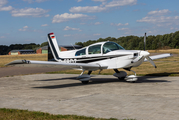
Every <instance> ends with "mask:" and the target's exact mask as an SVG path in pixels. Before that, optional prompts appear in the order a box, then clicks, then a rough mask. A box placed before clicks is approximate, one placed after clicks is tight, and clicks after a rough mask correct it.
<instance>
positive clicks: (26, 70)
mask: <svg viewBox="0 0 179 120" xmlns="http://www.w3.org/2000/svg"><path fill="white" fill-rule="evenodd" d="M65 69H66V68H64V67H62V68H60V67H48V66H39V65H31V66H27V65H26V66H25V67H23V66H9V67H2V68H0V77H8V76H14V75H27V74H39V73H45V72H54V71H60V70H65Z"/></svg>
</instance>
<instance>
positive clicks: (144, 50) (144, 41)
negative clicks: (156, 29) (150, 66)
mask: <svg viewBox="0 0 179 120" xmlns="http://www.w3.org/2000/svg"><path fill="white" fill-rule="evenodd" d="M145 47H146V33H145V34H144V51H145Z"/></svg>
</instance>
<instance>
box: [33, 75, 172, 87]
mask: <svg viewBox="0 0 179 120" xmlns="http://www.w3.org/2000/svg"><path fill="white" fill-rule="evenodd" d="M150 78H156V76H142V77H139V78H138V80H137V81H136V82H135V83H132V82H127V81H125V80H118V79H117V78H110V79H109V78H91V80H90V82H89V83H88V84H82V83H81V82H76V83H68V84H61V85H49V86H39V87H32V88H36V89H59V88H66V87H80V86H84V85H94V84H106V83H115V82H116V83H117V82H121V84H122V83H129V84H140V83H159V82H171V81H168V80H162V77H161V79H160V80H151V79H150ZM65 79H68V80H69V79H71V80H76V77H70V78H61V79H47V80H37V81H54V80H65Z"/></svg>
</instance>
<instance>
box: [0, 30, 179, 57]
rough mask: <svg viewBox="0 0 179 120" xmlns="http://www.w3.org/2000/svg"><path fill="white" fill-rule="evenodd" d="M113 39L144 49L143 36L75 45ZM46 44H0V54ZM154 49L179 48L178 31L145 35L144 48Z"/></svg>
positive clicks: (81, 44)
mask: <svg viewBox="0 0 179 120" xmlns="http://www.w3.org/2000/svg"><path fill="white" fill-rule="evenodd" d="M103 41H113V42H116V43H118V44H119V45H121V46H122V47H123V48H125V49H126V50H143V49H144V36H142V37H138V36H133V35H130V36H125V37H119V38H114V37H107V38H99V39H98V40H88V41H86V42H76V43H75V44H76V45H80V46H82V47H86V46H88V45H91V44H93V43H96V42H103ZM46 45H48V42H43V43H42V44H41V45H40V44H35V43H30V44H11V45H10V46H6V45H0V55H7V54H8V53H9V52H10V51H11V50H26V49H33V50H34V51H35V50H36V49H37V48H38V47H43V46H46ZM156 49H179V31H176V32H175V33H170V34H164V35H156V36H154V35H150V36H147V37H146V50H156Z"/></svg>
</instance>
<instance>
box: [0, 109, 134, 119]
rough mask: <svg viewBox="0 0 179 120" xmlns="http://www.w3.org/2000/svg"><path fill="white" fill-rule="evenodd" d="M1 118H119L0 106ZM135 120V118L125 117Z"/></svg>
mask: <svg viewBox="0 0 179 120" xmlns="http://www.w3.org/2000/svg"><path fill="white" fill-rule="evenodd" d="M0 120H117V119H116V118H110V119H104V118H94V117H85V116H77V115H53V114H49V113H43V112H34V111H28V110H17V109H6V108H0ZM123 120H134V119H123Z"/></svg>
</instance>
